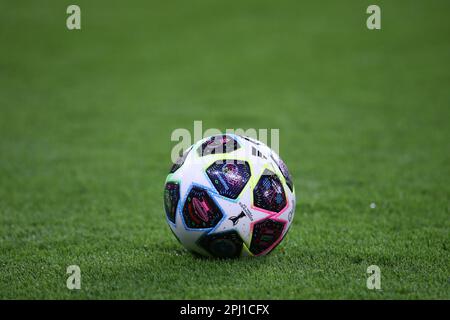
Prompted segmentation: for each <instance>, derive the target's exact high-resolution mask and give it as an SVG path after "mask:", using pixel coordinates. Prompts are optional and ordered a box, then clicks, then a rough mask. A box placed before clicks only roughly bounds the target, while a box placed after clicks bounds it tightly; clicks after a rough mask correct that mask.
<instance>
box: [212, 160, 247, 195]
mask: <svg viewBox="0 0 450 320" xmlns="http://www.w3.org/2000/svg"><path fill="white" fill-rule="evenodd" d="M206 173H207V174H208V177H209V179H210V180H211V182H212V184H213V185H214V187H215V188H216V190H217V191H218V192H219V194H220V195H222V196H225V197H228V198H231V199H236V198H237V197H238V195H239V194H240V193H241V191H242V189H244V187H245V185H246V184H247V182H248V180H250V166H249V165H248V163H247V162H246V161H238V160H218V161H216V162H214V163H213V164H212V165H211V166H210V167H209V168H208V169H207V170H206Z"/></svg>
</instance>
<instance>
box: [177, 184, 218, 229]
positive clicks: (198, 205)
mask: <svg viewBox="0 0 450 320" xmlns="http://www.w3.org/2000/svg"><path fill="white" fill-rule="evenodd" d="M222 217H223V214H222V212H221V210H220V209H219V207H218V206H217V205H216V203H215V202H214V200H213V199H211V197H210V196H209V194H208V192H207V191H206V190H205V189H200V188H199V187H193V188H192V189H191V191H190V192H189V194H188V196H187V198H186V200H185V203H184V207H183V219H184V222H185V223H186V226H187V227H189V228H191V229H207V228H212V227H214V226H215V225H216V224H217V223H218V222H219V221H220V220H221V219H222Z"/></svg>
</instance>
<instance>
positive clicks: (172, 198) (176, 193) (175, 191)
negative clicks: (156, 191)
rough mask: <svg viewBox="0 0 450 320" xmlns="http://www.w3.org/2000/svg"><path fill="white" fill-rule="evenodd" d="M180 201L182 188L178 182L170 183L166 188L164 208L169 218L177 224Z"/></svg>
mask: <svg viewBox="0 0 450 320" xmlns="http://www.w3.org/2000/svg"><path fill="white" fill-rule="evenodd" d="M179 200H180V186H179V184H178V183H177V182H168V183H166V186H165V188H164V208H165V210H166V215H167V218H168V219H169V220H170V221H171V222H172V223H175V215H176V211H177V206H178V201H179Z"/></svg>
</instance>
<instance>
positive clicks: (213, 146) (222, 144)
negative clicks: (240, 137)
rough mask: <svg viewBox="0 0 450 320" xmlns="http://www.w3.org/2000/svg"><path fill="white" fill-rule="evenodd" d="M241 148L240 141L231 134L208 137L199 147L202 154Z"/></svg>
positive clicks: (198, 150) (199, 152) (226, 151)
mask: <svg viewBox="0 0 450 320" xmlns="http://www.w3.org/2000/svg"><path fill="white" fill-rule="evenodd" d="M238 148H240V145H239V143H238V142H237V141H236V140H235V139H233V138H232V137H231V136H230V135H226V134H224V135H217V136H212V137H210V138H208V139H206V141H205V142H203V143H202V144H201V146H200V148H198V149H197V152H198V154H199V155H200V156H207V155H210V154H220V153H229V152H233V151H235V150H237V149H238Z"/></svg>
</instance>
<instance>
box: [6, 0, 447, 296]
mask: <svg viewBox="0 0 450 320" xmlns="http://www.w3.org/2000/svg"><path fill="white" fill-rule="evenodd" d="M372 2H374V1H357V0H355V1H307V2H301V1H217V2H213V1H161V2H156V1H154V2H153V1H139V2H113V1H84V0H83V1H81V0H80V1H76V2H75V3H76V4H78V5H79V6H80V7H81V14H82V15H81V24H82V30H78V31H69V30H67V28H66V24H65V23H66V18H67V14H66V8H67V6H68V5H69V4H72V2H68V1H62V2H61V1H56V0H55V1H33V2H31V1H29V2H26V3H25V2H19V1H8V2H5V1H4V2H2V4H1V5H0V35H1V49H0V111H1V114H0V298H3V299H18V298H25V299H34V298H45V299H59V298H61V299H83V298H90V299H91V298H92V299H114V298H133V299H135V298H136V299H184V298H187V299H212V298H219V299H241V298H243V299H315V298H318V299H342V298H348V299H359V298H362V299H418V298H423V299H428V298H431V299H449V298H450V254H449V250H450V242H449V234H450V219H449V218H450V204H449V199H450V178H449V177H450V143H449V141H450V126H449V119H450V90H449V88H450V73H449V72H450V20H449V18H448V13H449V10H450V2H448V1H445V0H443V1H437V0H434V1H375V2H374V3H375V4H378V5H379V6H380V7H381V19H382V20H381V21H382V22H381V23H382V29H381V30H372V31H371V30H368V29H367V28H366V19H367V17H368V15H367V14H366V8H367V6H368V5H370V4H373V3H372ZM195 120H202V121H203V128H204V129H206V128H219V129H221V130H225V129H227V128H243V129H248V128H257V129H259V128H267V129H271V128H275V129H279V130H280V144H281V146H280V156H281V157H282V158H283V160H284V161H285V162H286V164H287V166H288V167H289V170H290V172H291V174H292V176H293V179H294V184H295V187H296V193H297V207H296V215H295V219H294V222H293V224H292V226H291V229H290V231H289V233H288V235H287V236H286V238H285V239H284V240H283V242H282V243H281V244H280V245H279V246H278V247H277V248H276V249H275V250H274V251H273V252H272V253H271V254H270V255H268V256H266V257H261V258H253V259H241V260H226V261H222V260H214V259H199V258H196V257H193V256H192V255H191V254H190V253H188V252H186V251H185V250H184V249H183V248H182V247H181V245H180V244H179V243H178V242H177V241H176V239H175V238H174V236H173V235H172V234H171V232H170V230H169V227H168V226H167V224H166V220H165V214H164V210H163V186H164V180H165V177H166V175H167V174H168V171H169V168H170V165H171V161H170V153H171V149H172V147H173V146H174V145H175V142H172V141H171V140H170V136H171V133H172V131H173V130H174V129H176V128H186V129H189V130H190V131H192V130H193V122H194V121H195ZM371 204H375V207H374V208H372V207H371ZM69 265H78V266H80V268H81V277H82V278H81V279H82V280H81V290H72V291H71V290H68V289H67V288H66V279H67V277H68V275H67V274H66V268H67V266H69ZM370 265H377V266H379V267H380V270H381V290H368V289H367V287H366V281H367V277H368V276H369V275H368V274H367V272H366V270H367V267H368V266H370Z"/></svg>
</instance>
